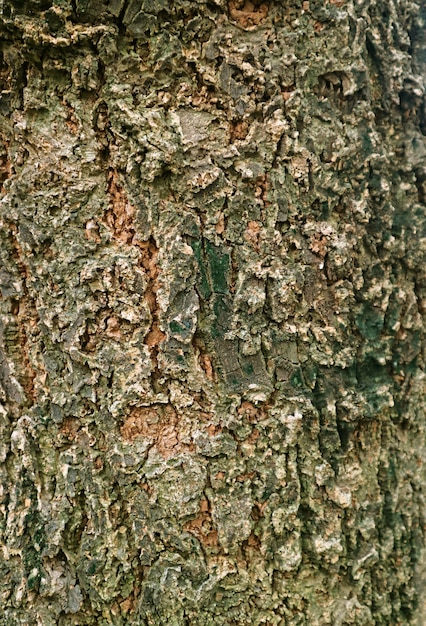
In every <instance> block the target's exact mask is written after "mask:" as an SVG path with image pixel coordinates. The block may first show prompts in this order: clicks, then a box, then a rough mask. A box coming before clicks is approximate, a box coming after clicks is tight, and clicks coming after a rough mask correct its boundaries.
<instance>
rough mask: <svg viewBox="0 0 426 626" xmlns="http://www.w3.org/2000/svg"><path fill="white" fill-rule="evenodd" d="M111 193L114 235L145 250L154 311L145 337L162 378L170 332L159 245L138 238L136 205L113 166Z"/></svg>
mask: <svg viewBox="0 0 426 626" xmlns="http://www.w3.org/2000/svg"><path fill="white" fill-rule="evenodd" d="M108 193H109V195H110V200H111V206H110V209H109V210H108V211H107V214H106V223H107V225H108V227H109V228H110V230H111V232H112V234H113V237H114V239H115V240H116V241H120V242H122V243H124V244H127V245H135V246H137V247H138V248H139V250H140V251H141V261H140V262H141V265H142V267H143V268H144V270H145V272H146V277H147V283H148V284H147V288H146V291H145V300H146V302H147V304H148V307H149V310H150V313H151V326H150V329H149V331H148V333H147V335H146V337H145V344H146V345H147V346H148V348H149V350H150V353H151V359H152V363H153V371H154V378H156V379H158V378H159V371H158V350H159V345H160V343H161V342H162V341H164V339H165V337H166V334H165V333H164V332H163V331H162V330H161V328H160V307H159V304H158V300H157V291H158V288H159V283H158V276H159V273H160V271H159V269H158V266H157V256H158V247H157V246H156V244H155V241H154V239H153V238H152V237H151V238H150V239H149V240H148V241H139V240H137V238H135V229H134V224H133V219H134V216H135V213H136V209H135V207H134V206H133V205H132V204H131V203H130V202H129V200H128V198H127V195H126V193H125V191H124V189H123V188H122V186H121V185H120V184H119V182H118V173H117V171H116V170H115V169H110V170H109V173H108ZM95 236H96V233H95ZM117 332H118V329H117ZM117 338H118V336H117Z"/></svg>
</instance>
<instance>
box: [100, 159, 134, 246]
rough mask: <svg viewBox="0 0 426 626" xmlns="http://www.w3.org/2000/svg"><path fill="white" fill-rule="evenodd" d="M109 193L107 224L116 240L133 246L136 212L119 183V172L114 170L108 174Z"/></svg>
mask: <svg viewBox="0 0 426 626" xmlns="http://www.w3.org/2000/svg"><path fill="white" fill-rule="evenodd" d="M108 193H109V196H110V208H109V209H108V211H107V213H106V223H107V225H108V227H109V228H110V230H111V231H112V235H113V237H114V239H116V240H117V241H121V242H123V243H127V244H132V243H133V237H134V235H135V229H134V228H133V218H134V215H135V212H136V210H135V207H134V206H133V205H132V204H130V202H129V200H128V198H127V195H126V193H125V191H124V189H123V188H122V186H121V185H120V184H119V182H118V172H117V171H116V170H115V169H112V168H111V169H110V170H109V172H108Z"/></svg>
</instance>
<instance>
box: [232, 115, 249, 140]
mask: <svg viewBox="0 0 426 626" xmlns="http://www.w3.org/2000/svg"><path fill="white" fill-rule="evenodd" d="M248 132H249V124H248V122H247V121H246V120H238V121H237V122H234V123H231V124H230V126H229V138H230V143H234V142H235V141H237V140H240V141H241V140H243V139H245V138H246V137H247V135H248Z"/></svg>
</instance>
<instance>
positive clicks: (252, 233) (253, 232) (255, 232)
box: [244, 221, 260, 252]
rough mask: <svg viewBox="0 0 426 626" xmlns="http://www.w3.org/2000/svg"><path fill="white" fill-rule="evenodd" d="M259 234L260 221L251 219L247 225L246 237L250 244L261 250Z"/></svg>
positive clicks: (257, 250)
mask: <svg viewBox="0 0 426 626" xmlns="http://www.w3.org/2000/svg"><path fill="white" fill-rule="evenodd" d="M259 235H260V226H259V224H258V222H255V221H250V222H249V223H248V225H247V230H246V232H245V233H244V239H245V240H246V241H248V243H249V244H251V246H252V247H253V248H254V249H255V250H256V252H259Z"/></svg>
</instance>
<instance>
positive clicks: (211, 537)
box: [184, 498, 220, 548]
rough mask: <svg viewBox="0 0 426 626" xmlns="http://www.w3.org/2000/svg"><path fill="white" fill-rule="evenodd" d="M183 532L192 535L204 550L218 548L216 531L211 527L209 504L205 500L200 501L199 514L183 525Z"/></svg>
mask: <svg viewBox="0 0 426 626" xmlns="http://www.w3.org/2000/svg"><path fill="white" fill-rule="evenodd" d="M184 530H186V531H188V532H189V533H191V534H192V535H194V536H195V537H196V538H197V539H198V541H199V542H200V543H201V545H202V546H204V547H205V548H206V547H209V548H219V547H220V545H219V538H218V534H217V530H215V528H214V527H213V520H212V516H211V509H210V503H209V501H208V500H207V498H204V499H203V500H201V502H200V512H199V514H198V515H197V517H195V518H194V519H192V520H190V521H189V522H187V523H186V524H185V526H184Z"/></svg>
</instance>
